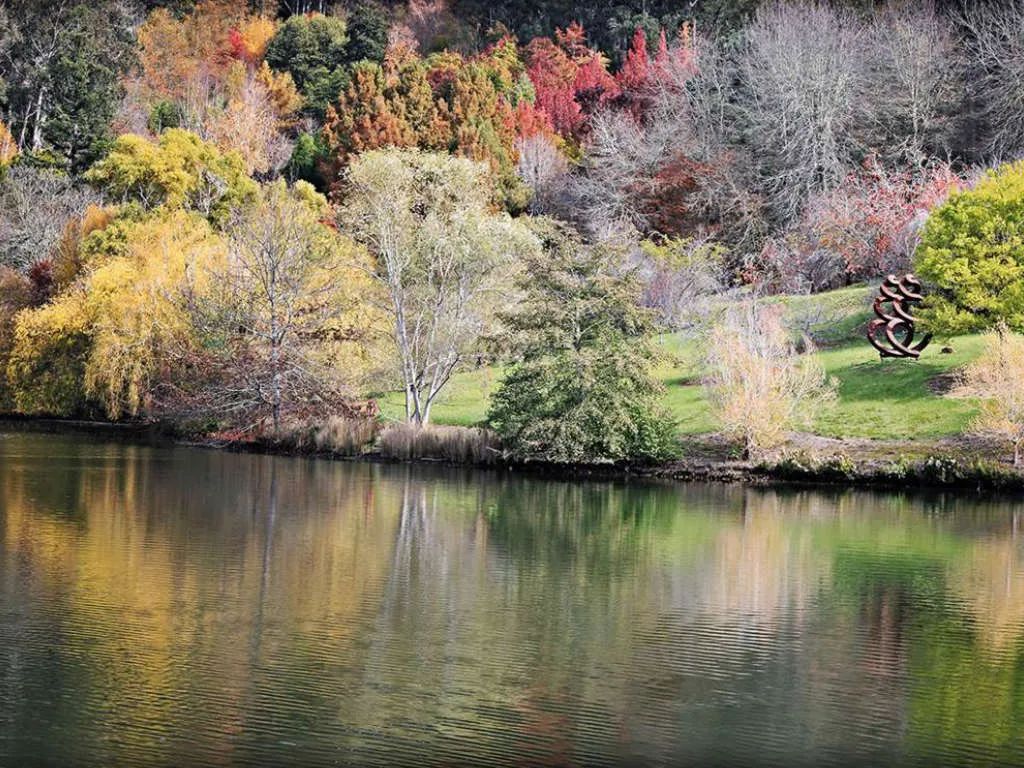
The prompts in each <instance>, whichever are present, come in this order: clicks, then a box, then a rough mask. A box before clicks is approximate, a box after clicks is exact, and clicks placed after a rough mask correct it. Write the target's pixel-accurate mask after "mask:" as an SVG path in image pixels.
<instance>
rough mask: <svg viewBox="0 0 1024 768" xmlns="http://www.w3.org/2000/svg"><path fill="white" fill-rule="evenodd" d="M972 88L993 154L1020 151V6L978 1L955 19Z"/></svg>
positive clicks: (1023, 96)
mask: <svg viewBox="0 0 1024 768" xmlns="http://www.w3.org/2000/svg"><path fill="white" fill-rule="evenodd" d="M959 22H960V24H961V26H962V28H963V31H964V33H965V34H964V38H965V44H966V56H967V62H968V66H969V68H970V77H971V82H970V85H971V89H972V91H973V94H974V98H975V101H976V103H977V104H978V105H979V108H980V111H981V115H982V117H983V118H984V119H985V120H986V121H987V123H988V133H989V141H988V143H989V147H988V148H989V150H990V151H991V152H993V153H994V154H995V155H996V156H1011V157H1015V156H1017V155H1019V154H1021V153H1022V152H1024V6H1022V5H1021V4H1020V3H1018V2H1014V0H1002V1H1001V2H999V1H997V2H991V3H981V2H976V3H975V4H974V5H973V6H971V7H970V8H969V9H967V10H966V11H965V12H964V13H962V14H961V15H960V16H959Z"/></svg>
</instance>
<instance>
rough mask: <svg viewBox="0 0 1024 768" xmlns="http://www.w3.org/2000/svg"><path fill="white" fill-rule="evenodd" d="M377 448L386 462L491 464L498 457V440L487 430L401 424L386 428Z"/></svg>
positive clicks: (499, 452) (499, 455) (499, 446)
mask: <svg viewBox="0 0 1024 768" xmlns="http://www.w3.org/2000/svg"><path fill="white" fill-rule="evenodd" d="M377 449H378V450H379V451H380V455H381V456H384V457H386V458H389V459H401V460H403V461H408V460H410V459H441V460H444V461H451V462H455V463H459V464H494V463H496V462H497V461H498V460H499V459H500V458H501V455H502V454H501V441H500V440H499V439H498V436H497V435H496V434H495V433H494V432H491V431H490V430H488V429H480V428H479V427H442V426H434V425H427V426H423V427H420V426H416V425H415V424H406V423H404V422H403V423H396V424H389V425H388V426H386V427H385V428H384V430H383V431H382V432H381V434H380V438H379V439H378V441H377Z"/></svg>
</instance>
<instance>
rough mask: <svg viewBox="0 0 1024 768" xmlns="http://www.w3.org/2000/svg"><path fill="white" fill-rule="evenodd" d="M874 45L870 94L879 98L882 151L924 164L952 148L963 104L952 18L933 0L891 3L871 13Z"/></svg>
mask: <svg viewBox="0 0 1024 768" xmlns="http://www.w3.org/2000/svg"><path fill="white" fill-rule="evenodd" d="M870 37H871V43H872V45H873V47H874V50H875V51H876V54H875V55H873V56H872V59H873V60H874V62H875V67H876V69H875V73H874V77H873V83H872V89H871V93H870V98H871V99H873V100H874V101H875V103H876V104H877V113H876V119H877V121H878V124H879V127H880V128H881V135H880V136H879V137H878V140H877V141H876V142H874V144H875V146H876V147H877V148H878V149H879V151H880V152H884V154H885V155H886V156H888V157H891V158H894V159H896V160H903V161H907V162H910V163H914V164H921V163H923V162H925V161H926V160H928V159H929V158H930V157H933V156H935V155H936V154H946V153H947V152H948V139H949V134H950V129H951V127H952V116H953V115H954V114H955V113H956V112H957V111H958V110H959V108H960V106H961V104H960V100H961V97H960V96H959V95H958V94H959V93H961V90H960V89H959V88H958V87H957V86H958V85H959V83H958V80H959V77H958V75H959V72H960V70H961V62H960V60H959V59H960V55H959V50H958V48H957V45H956V41H955V39H954V37H953V31H952V29H951V27H950V23H949V21H948V19H945V18H943V17H941V16H940V15H939V14H938V13H937V12H936V10H935V6H934V2H933V1H932V0H920V2H917V3H914V2H911V3H900V4H895V3H891V4H890V5H887V6H885V7H884V8H883V9H882V10H881V11H879V12H878V13H877V14H876V15H875V16H874V18H873V23H872V27H871V35H870Z"/></svg>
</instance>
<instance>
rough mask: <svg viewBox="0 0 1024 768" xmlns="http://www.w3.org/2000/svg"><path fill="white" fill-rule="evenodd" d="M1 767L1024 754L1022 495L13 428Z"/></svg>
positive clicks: (747, 761) (0, 675)
mask: <svg viewBox="0 0 1024 768" xmlns="http://www.w3.org/2000/svg"><path fill="white" fill-rule="evenodd" d="M0 481H2V482H0V765H2V766H17V765H92V764H96V765H99V764H104V765H107V764H111V765H114V764H116V765H175V766H191V765H228V764H233V765H252V766H273V765H284V764H294V765H420V766H432V765H466V764H471V765H478V764H486V765H517V766H518V765H623V764H628V765H633V764H643V765H736V764H743V765H794V766H795V765H818V766H824V765H852V764H885V765H888V764H912V765H913V764H919V765H935V764H938V763H942V764H946V765H957V764H1008V763H1018V764H1024V724H1022V723H1024V643H1022V640H1024V547H1022V544H1024V534H1022V524H1024V518H1022V516H1021V512H1022V510H1024V505H1022V504H1021V503H1017V502H1015V501H1012V500H1006V499H1002V500H998V499H982V498H974V497H972V496H970V495H962V496H952V495H942V494H935V495H895V494H882V493H868V492H863V491H857V490H836V491H810V490H765V489H754V488H745V487H741V486H724V485H711V484H708V485H702V484H654V483H639V482H629V483H627V482H576V481H574V482H559V481H553V480H545V479H538V478H535V477H524V476H522V475H519V474H515V473H509V472H499V471H479V470H461V469H450V468H435V467H429V466H402V465H375V464H363V463H360V464H353V463H344V462H331V461H324V460H313V459H294V458H282V457H270V456H260V455H245V454H232V453H223V452H216V451H207V450H201V449H195V448H187V447H182V446H145V445H131V444H123V443H118V442H104V441H102V440H98V439H97V438H96V437H85V436H54V435H43V434H18V433H4V434H0Z"/></svg>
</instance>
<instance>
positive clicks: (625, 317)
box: [487, 222, 678, 463]
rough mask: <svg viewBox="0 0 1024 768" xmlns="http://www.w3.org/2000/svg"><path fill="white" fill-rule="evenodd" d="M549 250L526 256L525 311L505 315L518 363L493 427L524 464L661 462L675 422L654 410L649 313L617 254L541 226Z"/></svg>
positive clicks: (668, 453) (497, 399)
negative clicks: (641, 305) (538, 461)
mask: <svg viewBox="0 0 1024 768" xmlns="http://www.w3.org/2000/svg"><path fill="white" fill-rule="evenodd" d="M534 228H535V231H536V232H537V234H538V235H539V236H540V237H541V240H542V243H543V245H544V247H543V249H542V251H541V252H540V253H537V254H530V255H527V256H526V257H525V258H524V262H525V263H524V267H525V269H524V271H523V273H522V275H521V276H520V279H519V281H518V287H519V289H520V291H521V292H522V294H523V300H522V302H521V303H520V305H519V307H518V308H517V309H516V310H515V311H514V312H512V313H510V314H507V315H505V316H503V317H502V320H503V321H504V324H505V326H506V328H507V329H508V339H507V341H508V343H509V346H510V347H511V348H512V349H513V351H514V353H515V355H516V357H515V358H514V360H513V362H512V365H511V366H510V367H509V369H508V372H507V373H506V375H505V377H504V378H503V380H502V382H501V385H500V386H499V387H498V390H497V391H496V392H495V393H494V396H493V397H492V398H491V406H490V410H489V412H488V415H487V420H488V423H489V424H490V425H491V426H492V427H494V429H495V430H497V432H498V434H500V435H501V437H502V440H503V441H504V442H505V445H506V446H507V447H508V449H509V451H510V452H511V453H512V455H514V456H515V457H517V458H519V459H525V460H530V459H541V460H545V461H555V462H571V463H596V462H608V461H621V460H626V459H634V460H636V459H642V460H662V459H667V458H670V457H672V456H673V455H675V454H676V453H677V452H678V443H677V441H676V425H675V423H674V422H673V420H672V418H671V417H670V416H669V415H668V414H666V413H664V412H663V411H662V410H661V409H660V408H659V407H658V397H659V395H660V394H661V387H660V384H659V383H658V382H657V380H656V379H655V378H654V377H653V375H652V373H651V367H652V363H653V351H652V347H651V334H652V333H653V327H652V324H651V320H650V316H649V315H648V313H647V312H645V311H644V310H641V309H640V308H638V306H637V300H638V297H639V290H640V288H639V284H638V282H637V280H636V278H635V276H634V275H632V274H629V273H627V274H620V272H619V271H618V270H617V266H616V265H617V264H618V261H617V259H616V254H614V253H613V252H612V251H610V250H609V249H607V248H604V247H599V246H588V245H585V244H583V243H582V242H581V241H580V239H579V237H578V235H575V234H574V233H572V232H571V231H570V230H568V229H567V228H563V227H559V226H558V225H556V224H554V223H549V222H535V223H534Z"/></svg>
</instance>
